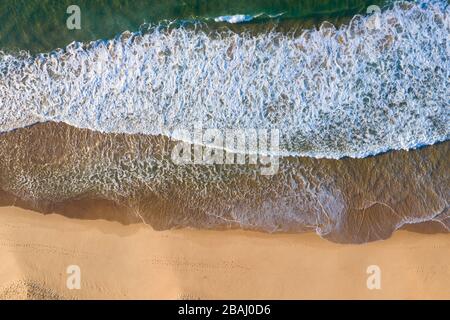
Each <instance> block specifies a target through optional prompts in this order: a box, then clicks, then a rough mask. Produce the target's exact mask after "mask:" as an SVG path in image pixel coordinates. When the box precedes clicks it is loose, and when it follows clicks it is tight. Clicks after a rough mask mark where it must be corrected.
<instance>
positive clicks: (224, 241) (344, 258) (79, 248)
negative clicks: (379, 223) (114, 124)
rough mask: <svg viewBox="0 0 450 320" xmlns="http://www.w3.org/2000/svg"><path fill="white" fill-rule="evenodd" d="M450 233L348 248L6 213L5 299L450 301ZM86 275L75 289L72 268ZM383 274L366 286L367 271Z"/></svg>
mask: <svg viewBox="0 0 450 320" xmlns="http://www.w3.org/2000/svg"><path fill="white" fill-rule="evenodd" d="M449 248H450V237H449V236H448V234H419V233H413V232H409V231H404V230H400V231H397V232H396V233H394V235H393V236H392V237H391V238H390V239H388V240H385V241H377V242H372V243H368V244H364V245H342V244H335V243H332V242H330V241H327V240H324V239H321V238H320V237H318V236H317V235H315V234H312V233H307V234H263V233H257V232H250V231H242V230H236V231H203V230H202V231H200V230H192V229H179V230H169V231H153V230H152V229H151V228H150V227H149V226H145V225H143V224H132V225H128V226H124V225H121V224H120V223H118V222H109V221H105V220H79V219H70V218H66V217H63V216H60V215H56V214H50V215H42V214H39V213H35V212H32V211H27V210H23V209H20V208H16V207H2V208H1V209H0V261H1V265H0V288H1V289H0V298H2V299H5V298H8V299H36V298H37V299H41V298H44V299H48V298H51V299H54V298H69V299H93V298H98V299H120V298H127V299H128V298H136V299H147V298H149V299H161V298H163V299H226V298H234V299H235V298H238V299H282V298H284V299H305V298H306V299H313V298H331V299H344V298H351V299H380V298H385V299H395V298H402V299H419V298H421V299H422V298H423V299H432V298H433V299H449V298H450V292H449V290H448V288H449V285H450V256H449V255H448V254H447V253H448V252H449ZM70 265H77V266H79V267H80V271H81V274H80V276H81V288H80V289H79V290H77V289H73V290H69V289H68V288H67V286H66V281H67V278H68V277H69V275H68V274H67V272H66V271H67V267H68V266H70ZM370 265H377V266H379V267H380V270H381V289H379V290H377V289H373V290H369V289H368V288H367V285H366V281H367V278H368V277H369V275H368V274H367V273H366V271H367V267H368V266H370Z"/></svg>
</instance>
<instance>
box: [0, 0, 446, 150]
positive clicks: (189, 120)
mask: <svg viewBox="0 0 450 320" xmlns="http://www.w3.org/2000/svg"><path fill="white" fill-rule="evenodd" d="M449 11H450V10H449V6H448V4H447V2H446V1H443V2H435V1H433V2H420V3H404V2H398V3H395V4H394V5H393V6H392V7H391V8H390V9H387V10H385V11H384V12H382V13H379V14H376V15H373V16H367V17H362V16H355V17H354V18H353V19H352V20H351V22H350V23H349V25H348V26H341V27H339V28H335V27H334V26H333V25H331V24H329V23H323V24H322V25H321V27H320V28H319V29H313V30H305V31H304V32H303V33H302V34H301V35H300V36H296V35H290V34H285V33H281V32H276V31H270V32H266V33H264V34H258V35H252V34H250V33H242V34H239V33H234V32H231V31H229V32H215V33H212V32H205V31H202V30H201V29H195V30H192V29H188V28H175V29H170V30H168V29H165V28H160V27H154V28H151V30H148V31H147V32H140V33H130V32H125V33H123V34H122V35H120V36H119V37H117V38H116V39H112V40H107V41H103V40H102V41H95V42H91V43H72V44H70V45H68V46H67V47H66V48H65V49H59V50H55V51H53V52H51V53H46V54H40V55H37V56H31V55H29V54H26V53H20V54H7V53H1V54H0V110H1V113H0V131H2V132H4V131H9V130H13V129H16V128H20V127H24V126H28V125H31V124H34V123H37V122H46V121H55V122H65V123H67V124H70V125H73V126H76V127H79V128H88V129H91V130H96V131H100V132H117V133H130V134H135V133H143V134H151V135H159V134H163V135H167V136H171V132H173V131H174V130H175V129H177V128H180V127H181V128H191V127H192V126H193V125H195V124H198V123H201V125H202V126H203V127H205V128H217V129H249V128H258V129H278V130H279V132H280V134H281V137H280V147H281V151H280V153H281V154H282V155H295V156H310V157H317V158H341V157H344V156H349V157H365V156H368V155H372V154H377V153H380V152H384V151H387V150H391V149H411V148H415V147H418V146H421V145H430V144H434V143H436V142H438V141H443V140H446V139H448V137H449V126H448V116H449V110H450V108H449V107H450V77H449V75H450V61H449V56H450V46H449V41H448V35H449V34H450V14H449V13H450V12H449Z"/></svg>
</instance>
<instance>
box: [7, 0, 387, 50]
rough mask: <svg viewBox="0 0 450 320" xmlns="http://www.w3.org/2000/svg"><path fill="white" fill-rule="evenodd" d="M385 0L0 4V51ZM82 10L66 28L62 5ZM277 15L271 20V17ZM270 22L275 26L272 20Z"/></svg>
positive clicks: (337, 12) (305, 14) (339, 9)
mask: <svg viewBox="0 0 450 320" xmlns="http://www.w3.org/2000/svg"><path fill="white" fill-rule="evenodd" d="M385 2H386V1H385V0H278V1H277V0H275V1H274V0H254V1H239V0H219V1H217V0H209V1H200V0H184V1H180V0H165V1H161V0H159V1H154V0H133V1H128V0H98V1H92V0H77V1H73V0H2V1H0V48H1V49H2V50H18V49H24V50H29V51H31V52H45V51H51V50H53V49H55V48H58V47H64V46H66V45H67V44H68V43H70V42H72V41H74V40H76V41H90V40H97V39H102V38H106V39H110V38H112V37H114V36H115V35H117V34H118V33H121V32H123V31H126V30H129V31H136V30H138V29H139V27H140V26H141V25H142V24H143V23H159V22H161V21H163V20H170V21H173V20H183V21H186V20H187V21H192V20H200V21H205V22H212V21H213V19H214V18H216V17H219V16H224V15H236V14H245V15H249V16H258V15H259V14H263V15H262V16H259V19H255V20H253V21H251V22H250V24H260V23H265V22H267V20H276V21H287V20H289V21H295V22H299V21H300V22H301V21H303V22H306V21H307V22H308V23H309V24H311V23H312V24H314V23H320V22H321V21H323V20H330V21H337V20H338V19H340V18H345V17H351V16H353V15H355V14H357V13H365V12H366V10H367V7H368V6H369V5H380V6H382V5H383V4H384V3H385ZM73 4H76V5H78V6H79V7H80V9H81V30H69V29H68V28H67V27H66V20H67V18H68V17H69V14H67V13H66V10H67V7H68V6H70V5H73ZM274 15H280V16H278V17H277V18H276V19H270V16H274ZM276 21H275V22H276Z"/></svg>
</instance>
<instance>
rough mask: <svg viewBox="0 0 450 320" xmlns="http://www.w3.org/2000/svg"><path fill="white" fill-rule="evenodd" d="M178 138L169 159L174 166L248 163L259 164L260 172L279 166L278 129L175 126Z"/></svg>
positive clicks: (263, 172)
mask: <svg viewBox="0 0 450 320" xmlns="http://www.w3.org/2000/svg"><path fill="white" fill-rule="evenodd" d="M170 136H171V137H172V139H173V140H178V142H177V143H176V145H175V147H174V148H173V149H172V153H171V158H172V161H173V162H174V163H175V164H177V165H186V164H200V165H212V164H238V165H245V164H246V162H247V161H248V164H253V165H257V164H259V165H260V171H261V174H262V175H274V174H276V173H277V172H278V169H279V159H278V157H279V154H280V153H279V151H280V133H279V130H278V129H271V130H268V129H203V126H202V125H201V123H197V124H196V125H194V130H188V129H175V130H174V131H173V132H172V134H171V135H170Z"/></svg>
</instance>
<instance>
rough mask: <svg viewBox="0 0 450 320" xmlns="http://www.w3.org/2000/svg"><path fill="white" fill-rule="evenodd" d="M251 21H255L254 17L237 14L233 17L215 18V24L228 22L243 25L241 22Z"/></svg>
mask: <svg viewBox="0 0 450 320" xmlns="http://www.w3.org/2000/svg"><path fill="white" fill-rule="evenodd" d="M251 20H253V16H252V15H247V14H235V15H232V16H220V17H217V18H214V21H215V22H228V23H241V22H248V21H251Z"/></svg>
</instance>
